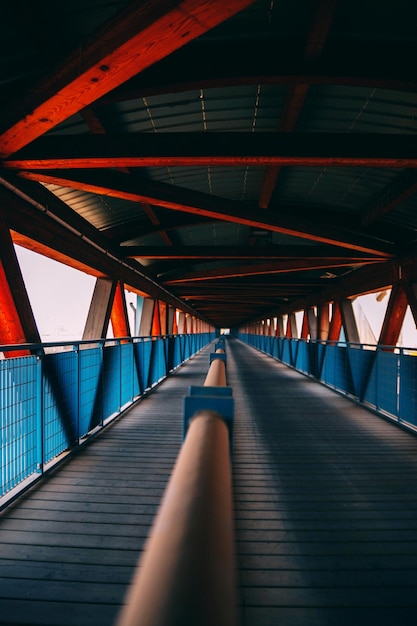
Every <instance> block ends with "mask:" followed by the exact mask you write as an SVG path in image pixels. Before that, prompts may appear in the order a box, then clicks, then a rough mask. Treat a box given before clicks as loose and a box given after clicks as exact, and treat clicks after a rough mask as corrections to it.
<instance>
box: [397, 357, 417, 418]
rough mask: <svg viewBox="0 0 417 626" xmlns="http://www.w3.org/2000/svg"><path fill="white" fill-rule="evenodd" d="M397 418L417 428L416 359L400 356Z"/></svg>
mask: <svg viewBox="0 0 417 626" xmlns="http://www.w3.org/2000/svg"><path fill="white" fill-rule="evenodd" d="M399 391H400V394H399V417H400V419H401V420H402V421H405V422H407V424H410V425H412V426H417V358H416V357H415V356H411V355H407V354H401V355H400V390H399Z"/></svg>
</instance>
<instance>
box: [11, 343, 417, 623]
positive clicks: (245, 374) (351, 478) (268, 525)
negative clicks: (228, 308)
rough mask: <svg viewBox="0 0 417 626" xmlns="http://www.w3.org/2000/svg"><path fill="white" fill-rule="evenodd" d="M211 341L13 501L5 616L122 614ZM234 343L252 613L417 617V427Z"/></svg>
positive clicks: (238, 482) (237, 480)
mask: <svg viewBox="0 0 417 626" xmlns="http://www.w3.org/2000/svg"><path fill="white" fill-rule="evenodd" d="M209 352H210V348H207V349H205V350H204V351H202V352H201V353H200V354H198V355H197V356H196V357H194V358H193V359H192V360H191V361H189V362H188V363H187V364H185V365H184V366H183V367H181V368H180V369H179V370H178V371H177V372H176V373H175V374H174V375H173V376H171V377H170V378H168V379H167V380H166V381H165V382H164V383H163V384H162V385H161V386H160V387H158V389H157V390H155V391H154V392H153V393H152V394H150V395H149V396H147V397H146V398H145V399H144V400H142V401H141V402H139V403H138V404H137V406H136V407H134V408H133V409H131V410H130V411H129V412H128V413H126V414H125V416H123V418H122V419H119V420H118V421H117V422H116V423H115V424H114V425H113V426H112V427H110V428H108V429H107V430H106V431H105V432H104V433H103V434H102V435H101V436H100V437H99V438H97V439H96V440H95V441H93V442H92V444H91V445H88V446H86V447H85V448H84V449H83V450H82V451H81V453H80V454H77V455H76V456H74V457H73V458H72V460H70V461H69V462H68V463H66V464H64V465H63V466H61V467H60V468H59V469H58V470H57V471H55V472H54V473H53V474H51V475H50V476H48V477H47V478H46V479H45V480H44V481H42V483H41V484H39V485H38V486H36V487H35V488H33V489H32V490H31V491H30V492H28V493H27V494H26V495H25V496H24V497H23V498H21V499H20V500H19V501H18V502H16V503H15V504H14V505H13V506H11V507H9V508H8V509H7V510H6V511H5V512H3V514H2V515H1V516H0V624H1V625H2V626H6V625H10V626H11V625H16V624H25V625H27V626H84V625H85V626H90V625H94V626H98V625H100V626H112V625H113V624H114V621H115V618H116V616H117V614H118V612H119V609H120V606H121V604H122V602H123V598H124V595H125V592H126V587H127V585H128V583H129V581H130V578H131V575H132V572H133V569H134V567H135V565H136V561H137V557H138V555H139V553H140V550H141V548H142V546H143V543H144V540H145V538H146V536H147V534H148V531H149V528H150V525H151V523H152V519H153V516H154V514H155V512H156V510H157V506H158V503H159V500H160V497H161V495H162V493H163V490H164V487H165V485H166V482H167V480H168V477H169V475H170V473H171V469H172V466H173V464H174V461H175V458H176V456H177V453H178V450H179V447H180V445H181V420H182V404H183V398H184V396H185V395H187V393H188V387H189V385H199V384H202V382H203V381H204V378H205V375H206V373H207V368H208V355H209ZM227 354H228V364H227V375H228V383H229V385H231V386H232V387H233V394H234V398H235V441H234V457H233V471H234V489H235V509H236V531H237V532H236V538H237V552H238V565H239V580H240V601H241V626H266V625H268V626H275V625H279V626H329V625H330V626H332V625H335V626H336V625H337V626H345V625H346V626H347V625H348V624H349V626H351V624H354V625H355V626H362V625H363V626H364V625H365V624H366V626H369V625H370V624H372V625H373V624H378V626H381V625H388V624H389V625H390V626H397V625H398V626H407V625H409V624H410V625H411V624H413V626H415V624H416V623H417V438H416V437H415V436H414V435H412V434H410V433H407V432H405V431H402V430H401V429H399V428H397V427H396V426H395V425H393V424H391V423H388V422H386V421H384V420H382V419H381V418H379V417H377V416H375V415H373V414H372V413H370V412H368V411H366V410H364V409H362V408H360V407H359V406H357V405H356V404H353V403H351V402H350V401H348V400H347V399H345V398H343V397H341V396H339V395H337V394H335V393H333V392H331V391H329V390H327V389H325V388H324V387H322V386H321V385H318V384H316V383H314V382H312V381H311V380H309V379H307V378H305V377H304V376H302V375H300V374H298V373H296V372H294V371H292V370H290V369H288V368H287V367H285V366H284V365H281V364H279V363H277V362H275V361H274V360H272V359H271V358H269V357H267V356H265V355H262V354H260V353H259V352H257V351H255V350H254V349H252V348H249V347H247V346H244V345H243V344H240V343H239V342H236V341H231V342H229V345H228V347H227ZM167 626H169V625H167ZM184 626H186V625H184ZM187 626H188V625H187ZM195 626H198V624H196V625H195ZM213 626H215V625H213Z"/></svg>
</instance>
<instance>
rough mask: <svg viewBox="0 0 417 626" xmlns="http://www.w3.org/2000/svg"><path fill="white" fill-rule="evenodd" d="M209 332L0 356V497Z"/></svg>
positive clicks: (143, 387) (148, 384)
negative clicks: (1, 357) (13, 356)
mask: <svg viewBox="0 0 417 626" xmlns="http://www.w3.org/2000/svg"><path fill="white" fill-rule="evenodd" d="M213 339H214V334H213V333H203V334H200V335H194V336H192V337H191V338H190V336H187V335H183V336H175V337H141V338H135V339H133V340H132V339H130V338H123V339H120V340H119V339H115V340H107V341H106V340H97V342H88V341H85V342H82V341H81V342H74V343H72V342H64V343H62V344H52V343H51V344H44V345H42V344H39V345H34V344H31V345H30V346H28V349H32V350H33V351H35V350H36V351H37V352H39V356H30V357H17V358H7V359H3V360H0V436H1V438H0V461H1V486H0V496H5V495H7V494H8V493H9V492H10V491H12V490H13V489H17V490H19V489H21V488H22V487H21V486H20V487H19V485H20V484H21V483H23V482H24V481H25V480H26V479H29V478H31V477H34V478H35V477H36V476H37V475H38V474H39V473H42V472H43V470H44V466H45V465H48V466H50V464H51V463H54V462H56V460H57V458H58V457H59V456H60V455H61V454H62V453H67V452H68V451H70V450H71V449H72V448H74V447H75V446H77V445H79V444H80V443H82V441H81V440H82V439H84V438H85V437H86V436H87V435H89V434H90V433H91V432H93V431H94V430H95V429H97V428H98V427H100V426H103V425H104V423H106V422H107V421H108V420H109V419H112V418H113V417H115V416H116V415H118V414H120V412H121V411H122V410H123V409H125V408H127V407H128V406H129V405H130V404H132V403H133V402H134V401H135V400H136V399H137V398H138V397H139V396H140V395H141V394H143V393H145V392H146V391H148V390H149V389H150V388H151V387H152V386H153V385H155V384H156V383H158V382H159V381H161V380H162V379H163V378H164V377H165V376H167V374H168V373H169V372H170V371H172V369H173V368H175V367H178V365H180V363H182V362H183V361H184V360H186V359H188V358H189V357H190V356H192V354H194V352H192V350H195V351H197V350H199V349H200V348H202V347H203V346H204V345H206V344H207V343H209V342H210V341H212V340H213ZM16 347H17V346H16ZM44 347H46V348H48V350H51V349H52V352H51V351H50V352H49V353H48V354H45V353H44ZM1 348H7V352H10V351H13V347H12V346H0V351H1ZM56 348H60V349H61V351H60V352H56V351H54V350H55V349H56ZM20 349H21V346H19V350H20ZM3 351H5V350H3ZM3 502H4V499H3V500H2V502H0V505H2V504H3Z"/></svg>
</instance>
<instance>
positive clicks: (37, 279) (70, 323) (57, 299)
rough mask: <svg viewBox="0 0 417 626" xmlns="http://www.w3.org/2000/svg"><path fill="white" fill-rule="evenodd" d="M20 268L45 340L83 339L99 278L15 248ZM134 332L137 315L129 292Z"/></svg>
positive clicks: (41, 334) (129, 310)
mask: <svg viewBox="0 0 417 626" xmlns="http://www.w3.org/2000/svg"><path fill="white" fill-rule="evenodd" d="M15 250H16V254H17V258H18V260H19V264H20V269H21V271H22V275H23V279H24V281H25V285H26V290H27V292H28V295H29V300H30V303H31V305H32V310H33V313H34V316H35V320H36V323H37V326H38V330H39V334H40V336H41V339H42V341H45V342H48V341H59V340H65V341H72V340H77V339H81V337H82V334H83V330H84V326H85V321H86V319H87V315H88V309H89V307H90V302H91V297H92V295H93V290H94V285H95V283H96V279H95V278H94V276H90V275H88V274H84V272H80V271H79V270H76V269H73V268H72V267H68V266H67V265H64V264H63V263H58V262H57V261H53V260H51V259H48V258H47V257H44V256H42V255H40V254H37V253H35V252H32V251H31V250H27V249H26V248H22V247H21V246H15ZM126 296H127V301H128V304H127V307H128V314H129V321H130V325H131V332H133V330H134V326H133V324H134V314H133V311H132V309H131V307H130V305H129V302H132V303H133V304H136V294H132V293H130V292H126Z"/></svg>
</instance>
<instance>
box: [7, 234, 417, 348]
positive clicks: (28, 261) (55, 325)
mask: <svg viewBox="0 0 417 626" xmlns="http://www.w3.org/2000/svg"><path fill="white" fill-rule="evenodd" d="M15 249H16V254H17V257H18V260H19V264H20V268H21V271H22V275H23V279H24V281H25V285H26V289H27V292H28V295H29V300H30V302H31V305H32V309H33V313H34V315H35V319H36V322H37V325H38V330H39V333H40V335H41V339H42V341H45V342H48V341H60V340H63V341H64V340H65V341H72V340H79V339H81V337H82V334H83V330H84V325H85V321H86V319H87V314H88V309H89V306H90V302H91V297H92V294H93V290H94V285H95V281H96V279H95V278H94V277H93V276H89V275H88V274H84V272H80V271H79V270H76V269H73V268H71V267H68V266H67V265H64V264H62V263H58V262H57V261H53V260H51V259H48V258H47V257H44V256H42V255H40V254H37V253H35V252H32V251H31V250H27V249H26V248H22V247H21V246H15ZM125 293H126V301H127V310H128V315H129V322H130V329H131V333H132V335H133V334H134V311H133V310H132V306H131V304H133V306H136V294H133V293H131V292H128V291H126V292H125ZM381 295H382V296H383V297H382V298H379V299H378V300H380V301H378V300H377V296H378V293H372V294H366V295H364V296H360V297H358V298H356V299H355V301H354V304H353V306H354V310H355V315H356V316H357V319H359V320H360V319H361V316H362V315H365V316H366V318H367V320H368V322H369V326H370V328H371V330H372V332H373V334H374V336H375V338H376V339H377V338H378V336H379V333H380V330H381V326H382V321H383V319H384V315H385V310H386V307H387V303H388V299H389V291H388V292H387V293H386V294H385V295H384V294H383V293H381ZM362 328H363V329H365V330H366V324H362ZM362 334H363V336H361V341H363V342H370V343H371V338H370V337H371V335H372V333H371V334H370V333H369V332H368V333H365V332H363V333H362ZM109 336H111V333H109ZM399 344H400V345H403V346H405V347H409V348H415V347H417V330H416V327H415V324H414V319H413V316H412V314H411V311H410V308H408V310H407V314H406V317H405V320H404V324H403V330H402V336H401V338H400V342H399Z"/></svg>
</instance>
